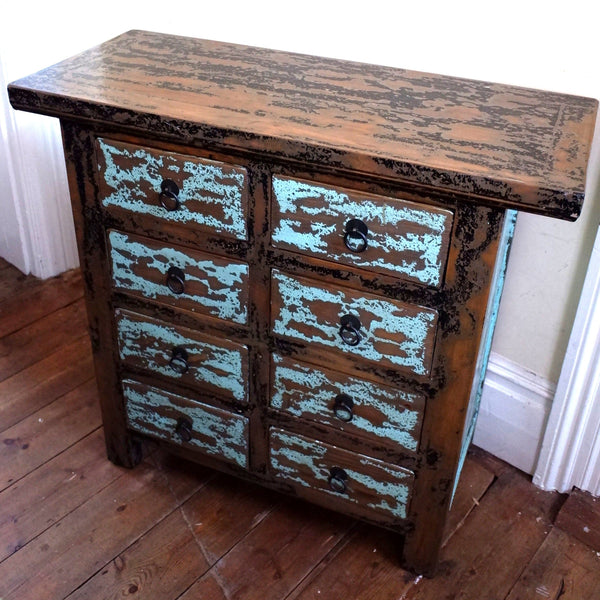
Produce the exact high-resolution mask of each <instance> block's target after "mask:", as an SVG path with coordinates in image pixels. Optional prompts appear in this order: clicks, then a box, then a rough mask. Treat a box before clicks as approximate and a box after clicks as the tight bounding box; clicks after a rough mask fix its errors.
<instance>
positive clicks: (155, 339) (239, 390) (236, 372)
mask: <svg viewBox="0 0 600 600" xmlns="http://www.w3.org/2000/svg"><path fill="white" fill-rule="evenodd" d="M141 319H142V317H139V318H138V317H137V316H133V315H132V316H131V317H130V316H129V315H126V314H124V313H122V312H120V311H117V324H118V325H117V329H118V338H119V353H120V357H121V360H123V361H127V360H128V359H132V358H133V359H141V360H142V362H143V363H144V368H146V369H148V370H149V371H151V372H152V373H160V374H161V375H166V376H168V377H171V378H175V379H181V378H182V377H183V375H182V374H181V373H179V372H178V371H176V370H175V369H173V368H171V367H170V366H169V361H170V360H171V357H172V354H171V353H170V351H169V350H170V349H172V348H174V347H176V346H183V347H184V348H185V349H186V350H187V352H188V354H189V357H190V361H189V362H190V367H189V370H188V372H187V373H186V375H185V376H186V377H190V376H191V377H193V378H194V379H195V380H196V381H197V382H198V383H208V384H210V385H212V386H214V387H216V388H218V389H219V390H221V391H222V392H226V393H227V395H228V396H229V395H231V396H232V397H233V398H234V399H235V400H238V401H239V402H246V401H247V396H248V390H247V383H246V377H245V376H244V370H243V362H244V359H243V357H242V350H241V348H240V349H239V350H237V349H236V350H233V349H229V348H223V347H222V346H216V345H214V344H211V343H209V342H207V341H203V340H199V339H192V338H190V337H188V336H186V335H183V334H182V333H181V331H180V330H179V329H177V328H175V327H172V326H169V325H166V324H162V323H160V324H159V323H156V322H150V321H145V320H141ZM244 351H247V350H246V348H245V347H244ZM198 358H200V359H201V360H198Z"/></svg>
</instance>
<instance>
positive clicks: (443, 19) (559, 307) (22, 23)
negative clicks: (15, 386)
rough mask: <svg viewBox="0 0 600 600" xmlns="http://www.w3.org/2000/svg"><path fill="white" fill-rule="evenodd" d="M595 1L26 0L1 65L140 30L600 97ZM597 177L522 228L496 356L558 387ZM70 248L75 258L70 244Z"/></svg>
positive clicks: (599, 163) (5, 33) (30, 64)
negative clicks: (558, 215)
mask: <svg viewBox="0 0 600 600" xmlns="http://www.w3.org/2000/svg"><path fill="white" fill-rule="evenodd" d="M591 6H592V3H591V2H589V1H584V0H571V1H569V2H562V3H557V2H552V1H550V2H549V1H548V0H545V1H530V2H524V1H523V0H519V1H515V0H505V1H503V2H496V3H486V2H481V0H479V1H477V2H474V1H473V2H467V1H460V0H455V1H451V2H450V1H448V0H445V1H433V2H411V3H407V2H399V1H391V2H382V1H377V0H371V1H370V2H363V3H353V2H348V0H345V1H339V2H338V1H335V2H324V1H323V0H320V1H315V0H304V1H303V2H296V3H286V2H281V0H280V1H278V2H269V1H260V0H254V1H252V2H248V1H244V2H242V1H239V0H230V1H229V2H210V3H208V2H192V1H190V2H184V1H182V0H170V1H169V2H167V3H165V2H162V1H161V2H158V1H156V0H146V1H145V2H141V1H139V0H134V1H130V2H122V1H119V2H116V1H114V0H105V1H103V2H102V3H100V4H88V3H82V2H68V1H66V0H55V2H53V3H43V4H40V5H39V6H36V8H35V10H32V8H31V4H30V3H26V2H21V3H11V6H10V7H9V8H8V9H7V8H3V9H2V19H1V21H0V56H2V59H3V62H4V65H5V69H6V78H7V79H9V80H12V79H14V78H17V77H19V76H22V75H26V74H28V73H29V72H31V71H33V70H36V69H38V68H41V67H42V66H45V65H47V64H49V63H51V62H55V61H57V60H59V59H60V58H62V57H64V56H67V55H69V54H72V53H75V52H77V51H79V50H83V49H85V48H86V47H88V46H91V45H93V44H96V43H99V42H101V41H103V40H104V39H107V38H109V37H112V36H114V35H118V34H119V33H121V32H122V31H125V30H127V29H132V28H139V29H150V30H155V31H164V32H169V33H179V34H183V35H191V36H195V37H205V38H210V39H219V40H225V41H231V42H239V43H247V44H253V45H260V46H266V47H271V48H278V49H285V50H291V51H298V52H305V53H311V54H320V55H324V56H332V57H340V58H345V59H353V60H359V61H365V62H373V63H380V64H386V65H392V66H398V67H405V68H409V69H414V70H422V71H431V72H437V73H444V74H449V75H457V76H463V77H471V78H477V79H484V80H488V81H497V82H502V83H511V84H517V85H524V86H528V87H537V88H542V89H549V90H555V91H561V92H567V93H574V94H580V95H587V96H592V97H596V98H600V78H599V77H598V71H597V55H598V50H597V44H596V39H597V23H596V20H595V18H594V17H593V16H592V14H591ZM7 11H8V18H5V16H6V14H7ZM46 120H47V119H46ZM29 125H30V124H29V123H23V125H22V126H23V127H29ZM19 127H21V124H19ZM45 135H46V137H48V135H49V134H48V133H47V132H46V134H45ZM22 137H24V138H26V137H27V135H26V134H24V133H23V134H22ZM56 143H57V144H58V141H57V142H56ZM0 158H1V156H0ZM39 159H40V160H42V161H43V160H44V159H43V157H39ZM57 161H58V159H57ZM58 162H59V161H58ZM599 171H600V159H599V158H598V152H597V151H596V154H595V158H594V164H593V165H592V169H591V173H590V182H591V184H592V185H591V193H590V197H589V198H588V201H587V205H586V209H585V214H584V216H583V217H582V218H581V219H580V221H579V222H578V223H577V224H575V225H573V224H569V223H561V222H557V221H554V220H551V219H547V218H541V217H536V216H531V215H521V216H520V218H519V222H518V225H517V232H516V236H515V242H514V248H513V252H512V256H511V261H510V265H509V271H508V276H507V281H506V289H505V294H504V298H503V300H502V305H501V310H500V318H499V321H498V327H497V334H496V337H495V340H494V346H493V350H494V352H495V354H496V355H498V356H500V357H502V358H503V359H507V360H508V361H509V362H511V363H514V364H516V365H517V366H519V367H520V368H522V369H523V370H524V371H526V372H527V371H530V372H531V373H532V374H533V375H532V376H534V377H537V378H539V379H541V380H542V381H543V382H546V383H547V384H548V385H549V386H550V387H551V386H552V385H553V384H555V383H556V382H557V380H558V376H559V373H560V366H561V363H562V359H563V356H564V353H565V349H566V345H567V341H568V337H569V332H570V330H571V326H572V321H573V317H574V313H575V310H576V307H577V301H578V297H579V293H580V290H581V286H582V282H583V276H584V273H585V264H586V262H587V256H589V253H590V251H591V245H592V243H593V239H594V235H595V231H596V227H597V223H598V217H599V214H600V210H599V205H600V198H599V194H598V177H599V175H598V173H599ZM2 175H3V177H4V174H3V173H2ZM57 185H58V187H59V188H60V186H61V185H63V184H62V183H61V182H60V181H59V182H58V184H57ZM37 186H38V189H40V184H39V183H38V184H37ZM0 202H2V203H3V206H2V215H3V218H4V215H8V214H11V212H13V213H14V212H15V211H14V209H11V207H10V206H8V207H7V206H6V199H5V197H0ZM65 202H66V199H65V198H57V199H50V198H48V199H47V202H46V204H51V205H52V204H54V205H56V206H58V207H59V208H56V210H55V212H52V211H50V210H49V209H48V210H47V212H48V214H47V215H46V218H48V219H50V220H52V219H54V220H55V221H56V222H57V223H60V224H61V225H60V229H61V231H64V232H66V231H67V227H66V225H64V206H65ZM60 207H62V208H60ZM46 208H47V207H46ZM57 214H60V215H62V216H56V215H57ZM67 237H68V234H67ZM1 243H2V241H1V238H0V244H1ZM5 245H6V244H4V246H5ZM64 247H65V248H67V250H66V251H65V252H66V253H67V254H68V249H69V248H72V240H67V241H66V242H65V244H64ZM4 251H5V247H3V246H2V245H0V252H4ZM17 254H18V253H17ZM38 259H39V257H38ZM41 260H43V257H42V259H41ZM58 262H60V261H57V264H58ZM33 263H34V264H35V260H34V261H33Z"/></svg>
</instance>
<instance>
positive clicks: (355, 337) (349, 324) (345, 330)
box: [339, 315, 362, 346]
mask: <svg viewBox="0 0 600 600" xmlns="http://www.w3.org/2000/svg"><path fill="white" fill-rule="evenodd" d="M339 333H340V337H341V338H342V341H343V342H344V343H345V344H348V346H358V343H359V342H360V340H361V339H362V335H361V333H360V321H359V320H358V317H355V316H354V315H344V316H343V317H342V318H341V319H340V332H339Z"/></svg>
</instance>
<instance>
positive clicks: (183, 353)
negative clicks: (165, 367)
mask: <svg viewBox="0 0 600 600" xmlns="http://www.w3.org/2000/svg"><path fill="white" fill-rule="evenodd" d="M169 366H170V367H171V369H173V370H174V371H177V373H179V374H180V375H184V374H185V373H187V371H188V369H189V368H190V365H189V363H188V352H187V350H186V349H185V348H183V347H182V346H175V348H173V350H172V352H171V360H170V361H169Z"/></svg>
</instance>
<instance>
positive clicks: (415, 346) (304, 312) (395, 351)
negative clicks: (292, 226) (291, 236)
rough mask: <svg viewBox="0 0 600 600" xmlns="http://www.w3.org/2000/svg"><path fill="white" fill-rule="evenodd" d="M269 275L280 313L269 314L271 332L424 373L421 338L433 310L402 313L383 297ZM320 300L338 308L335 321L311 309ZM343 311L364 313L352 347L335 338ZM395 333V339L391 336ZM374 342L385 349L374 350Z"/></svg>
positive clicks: (432, 324)
mask: <svg viewBox="0 0 600 600" xmlns="http://www.w3.org/2000/svg"><path fill="white" fill-rule="evenodd" d="M272 278H273V281H274V283H275V284H276V285H277V290H278V293H279V295H280V296H281V299H282V302H281V308H280V310H279V314H277V315H275V316H274V322H273V332H274V333H276V334H278V335H282V336H286V337H293V338H296V339H299V340H302V341H305V342H307V343H310V344H313V343H317V344H321V345H324V346H327V347H330V348H337V349H339V350H343V351H344V352H347V353H352V354H355V355H357V356H360V357H361V358H364V359H367V360H371V361H375V362H380V361H382V360H385V361H387V362H388V363H391V364H392V365H395V366H398V367H403V368H407V369H410V370H411V371H413V372H414V373H416V374H418V375H426V374H427V373H428V372H429V368H430V364H429V362H430V360H428V358H427V355H426V343H425V342H426V341H427V340H430V341H431V340H432V339H433V336H434V333H435V328H436V326H437V314H436V313H435V311H433V310H429V309H426V308H420V310H419V312H417V313H416V314H414V313H413V314H404V312H405V311H404V310H403V308H402V307H401V305H400V304H398V303H393V302H391V301H387V300H385V299H383V298H376V297H368V296H361V295H358V294H356V295H353V294H352V293H351V292H350V290H349V293H348V294H346V293H344V292H343V291H341V290H335V291H333V290H330V289H325V288H322V287H319V286H317V285H310V284H309V283H307V282H306V281H299V280H298V279H295V278H293V277H290V276H288V275H285V274H284V273H282V272H280V271H277V270H273V271H272ZM319 303H326V304H333V305H335V306H336V307H337V308H338V318H337V319H336V321H335V322H327V321H325V319H324V318H322V317H320V316H319V315H318V314H316V311H315V312H313V310H312V309H313V307H314V306H318V304H319ZM344 314H363V315H364V314H366V315H368V319H369V321H370V322H369V323H368V325H367V324H366V320H367V319H362V320H363V321H365V322H364V323H363V327H362V329H361V332H362V334H363V339H362V340H361V342H360V343H359V344H358V345H357V346H349V345H348V344H345V343H344V342H343V341H342V340H341V338H340V336H339V327H340V326H339V319H340V318H341V317H342V316H343V315H344ZM307 332H308V333H307ZM394 335H396V336H397V338H398V339H393V338H392V336H394ZM378 343H381V345H382V347H385V348H388V349H389V352H386V353H385V354H383V353H381V352H380V351H378V350H377V347H376V345H377V344H378Z"/></svg>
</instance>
